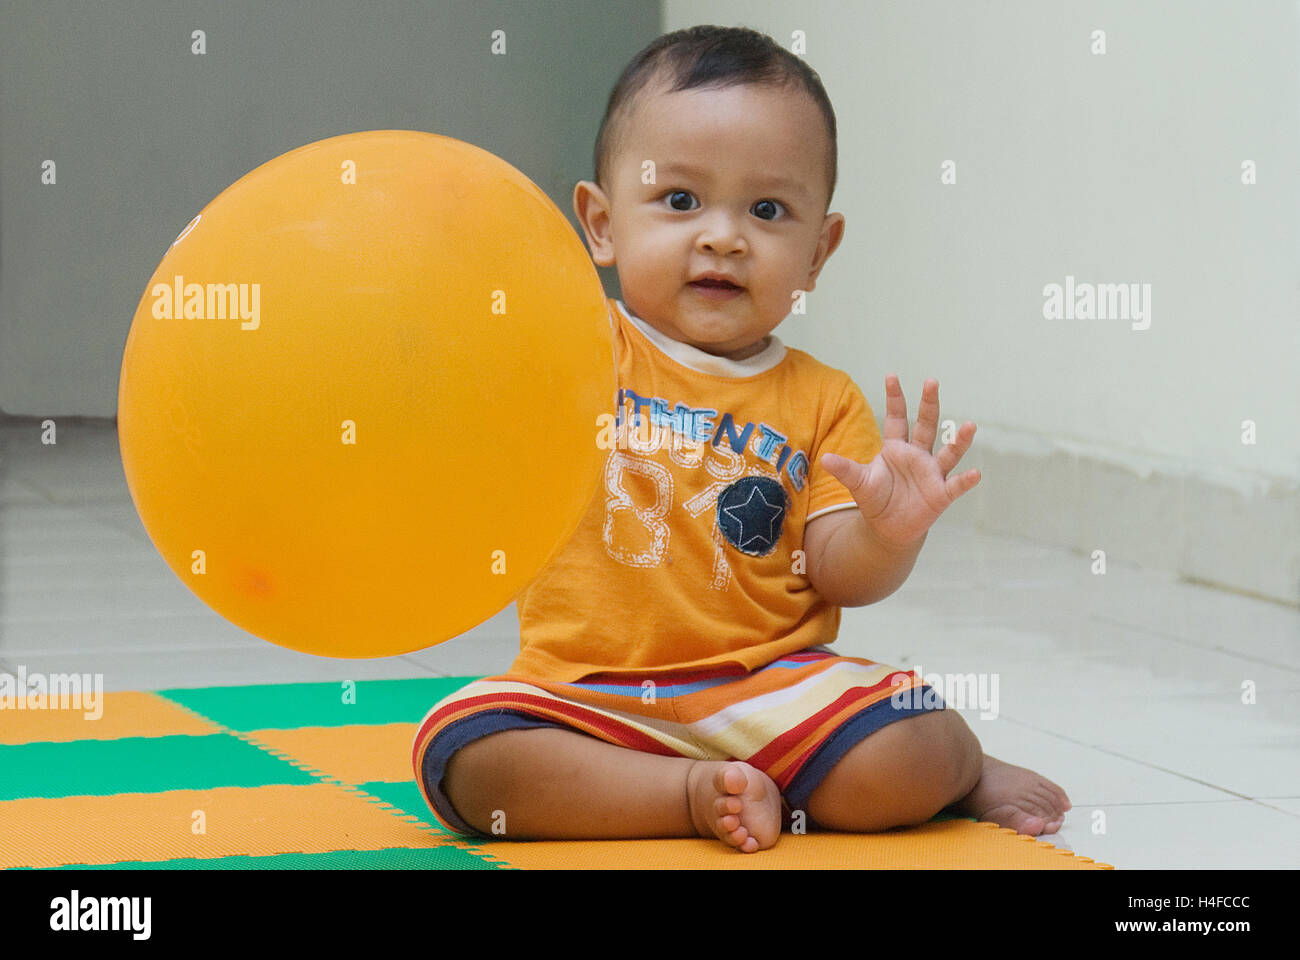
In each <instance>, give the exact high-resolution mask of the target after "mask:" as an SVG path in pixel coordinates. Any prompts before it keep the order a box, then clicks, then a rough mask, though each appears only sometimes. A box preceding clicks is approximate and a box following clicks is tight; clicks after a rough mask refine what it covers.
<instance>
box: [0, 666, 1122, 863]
mask: <svg viewBox="0 0 1300 960" xmlns="http://www.w3.org/2000/svg"><path fill="white" fill-rule="evenodd" d="M472 679H475V678H473V677H452V678H431V679H416V680H369V681H357V682H355V683H349V684H339V683H301V684H268V685H257V686H239V687H208V688H197V689H177V690H160V691H156V692H151V693H107V694H104V695H103V697H102V702H101V704H100V705H98V706H97V707H96V708H95V712H99V711H100V710H101V708H102V713H101V715H99V716H97V717H96V716H94V715H93V713H92V714H91V715H87V711H85V710H83V709H80V708H77V709H66V708H61V709H41V708H39V707H37V705H36V704H33V707H35V708H33V709H13V708H11V709H4V710H0V868H4V869H11V868H42V869H49V868H61V867H62V868H77V869H85V868H87V867H90V868H100V869H182V870H193V869H207V870H211V869H217V870H220V869H250V868H251V869H270V870H278V869H302V868H309V869H319V868H325V869H397V870H410V869H437V870H502V869H525V870H535V869H602V870H607V869H625V868H626V869H680V868H687V869H747V870H752V869H760V870H770V869H836V868H839V869H870V868H885V869H899V868H924V869H954V868H973V869H990V868H991V869H1039V870H1042V869H1046V870H1096V869H1109V867H1108V866H1107V865H1105V864H1098V863H1094V862H1093V861H1092V860H1090V859H1089V858H1087V857H1079V856H1075V855H1073V854H1072V853H1070V852H1069V851H1066V850H1059V849H1057V848H1055V847H1053V846H1051V845H1050V844H1047V843H1044V842H1042V841H1038V840H1035V839H1033V838H1030V837H1024V836H1019V835H1017V834H1015V833H1014V832H1013V831H1011V830H1007V829H1004V828H1001V827H998V826H997V825H996V824H992V823H977V822H976V821H974V820H968V819H954V818H947V819H940V818H936V819H935V820H933V821H931V822H929V823H926V824H923V825H921V826H919V827H912V828H908V829H905V830H894V831H889V832H886V833H880V834H868V835H856V834H842V833H831V832H821V831H816V830H814V831H810V832H808V833H806V834H798V835H793V834H790V833H786V834H783V835H782V837H781V840H780V842H779V843H777V845H776V846H775V847H773V848H772V849H770V850H765V851H763V852H761V853H757V854H742V853H738V852H736V851H734V850H731V849H729V848H727V847H726V846H724V845H723V844H721V843H719V842H718V841H716V840H711V839H703V838H696V839H674V840H619V841H610V840H603V841H583V842H576V841H527V842H524V841H511V840H507V839H504V838H501V839H497V838H492V839H487V838H464V837H459V836H457V835H454V834H450V833H447V832H445V831H443V830H442V829H441V828H439V827H438V826H436V825H434V822H433V818H432V815H431V814H430V813H429V812H428V811H427V809H426V808H425V806H424V801H423V800H422V799H421V797H420V793H419V790H418V789H417V787H416V785H415V783H414V781H413V779H412V776H413V774H412V771H411V767H410V762H411V761H410V755H411V739H412V737H413V736H414V735H415V728H416V725H417V723H418V722H419V721H420V719H421V718H422V717H423V716H424V714H425V713H426V712H427V711H428V709H429V708H430V707H431V706H432V705H433V704H434V703H436V702H437V701H438V700H440V699H442V698H443V697H445V696H446V695H447V694H449V693H451V692H452V691H453V690H456V689H458V688H459V687H461V686H462V685H464V684H466V683H468V682H469V681H470V680H472Z"/></svg>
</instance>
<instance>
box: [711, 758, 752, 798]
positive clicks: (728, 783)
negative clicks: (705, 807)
mask: <svg viewBox="0 0 1300 960" xmlns="http://www.w3.org/2000/svg"><path fill="white" fill-rule="evenodd" d="M713 786H714V787H715V788H716V789H717V791H718V793H723V794H741V793H744V792H745V788H746V787H747V786H749V778H748V777H746V776H745V771H744V770H743V769H742V768H741V767H738V766H737V765H736V764H734V763H730V764H727V766H725V767H720V768H719V769H718V772H717V773H715V774H714V775H713Z"/></svg>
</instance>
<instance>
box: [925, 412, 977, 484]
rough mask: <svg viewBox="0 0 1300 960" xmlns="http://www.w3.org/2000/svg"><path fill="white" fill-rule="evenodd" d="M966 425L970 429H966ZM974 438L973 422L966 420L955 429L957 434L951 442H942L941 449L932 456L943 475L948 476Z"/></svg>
mask: <svg viewBox="0 0 1300 960" xmlns="http://www.w3.org/2000/svg"><path fill="white" fill-rule="evenodd" d="M967 427H969V428H970V429H969V430H967ZM974 439H975V424H973V423H971V422H970V421H969V420H967V421H966V422H965V423H963V424H962V425H961V428H960V429H959V430H958V431H957V436H956V438H955V439H954V440H953V442H952V443H946V444H944V446H943V449H942V450H940V451H939V453H938V454H937V455H936V456H935V458H934V459H935V461H936V462H937V463H938V464H939V472H940V473H941V474H942V475H943V476H945V477H946V476H948V473H949V472H950V471H951V470H952V468H953V467H955V466H957V461H959V460H961V458H962V457H963V456H965V455H966V451H967V450H969V449H970V445H971V441H973V440H974Z"/></svg>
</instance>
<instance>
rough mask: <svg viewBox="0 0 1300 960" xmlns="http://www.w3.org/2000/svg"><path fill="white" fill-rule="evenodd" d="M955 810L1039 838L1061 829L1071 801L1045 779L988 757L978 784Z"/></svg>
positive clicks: (955, 805) (958, 803)
mask: <svg viewBox="0 0 1300 960" xmlns="http://www.w3.org/2000/svg"><path fill="white" fill-rule="evenodd" d="M954 808H955V809H956V810H957V812H958V813H961V814H963V815H965V816H969V817H975V818H976V819H977V820H989V821H992V822H993V823H996V824H997V825H998V826H1000V827H1010V828H1011V829H1012V830H1014V831H1016V833H1024V834H1028V835H1029V836H1031V837H1036V836H1038V835H1039V834H1041V833H1056V831H1058V830H1060V829H1061V825H1062V824H1064V823H1065V811H1066V810H1069V809H1070V798H1069V797H1067V796H1066V795H1065V791H1064V790H1062V789H1061V788H1060V787H1058V786H1057V785H1056V784H1054V783H1052V781H1050V780H1048V779H1047V778H1046V777H1043V776H1040V775H1039V774H1037V773H1034V771H1032V770H1026V769H1025V768H1024V767H1017V766H1013V765H1012V764H1010V763H1003V762H1002V761H1001V760H997V759H995V758H993V757H990V756H988V755H987V754H986V755H985V756H984V772H983V774H982V775H981V776H980V779H979V783H977V784H975V789H974V790H972V791H971V792H970V793H968V794H967V795H966V796H965V797H963V798H962V799H961V800H960V801H958V802H957V803H956V804H954Z"/></svg>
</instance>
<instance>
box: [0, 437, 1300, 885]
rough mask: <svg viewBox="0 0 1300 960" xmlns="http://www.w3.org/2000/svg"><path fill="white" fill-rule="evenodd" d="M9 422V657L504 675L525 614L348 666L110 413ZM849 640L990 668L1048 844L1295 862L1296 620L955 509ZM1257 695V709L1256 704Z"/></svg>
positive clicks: (61, 667)
mask: <svg viewBox="0 0 1300 960" xmlns="http://www.w3.org/2000/svg"><path fill="white" fill-rule="evenodd" d="M38 437H39V431H38V428H37V427H36V426H34V425H33V423H32V422H31V421H28V422H19V423H9V424H6V425H0V670H8V671H13V670H15V669H16V668H17V666H18V665H20V664H21V665H24V666H25V667H26V668H27V670H29V671H40V672H44V673H53V672H63V671H76V672H81V673H86V672H90V673H102V674H103V675H104V683H105V688H106V689H109V690H148V689H161V688H165V687H173V686H209V685H213V684H232V683H277V682H289V681H306V680H344V679H358V678H382V677H427V676H472V675H483V674H487V673H494V672H499V671H500V670H502V669H504V668H505V667H506V666H507V665H508V664H509V663H510V661H511V660H512V659H513V657H514V654H515V651H516V649H517V647H518V638H517V633H516V630H517V619H516V617H515V612H514V608H513V607H510V608H508V609H506V610H505V611H503V612H502V613H500V614H499V615H497V616H496V617H493V618H492V619H491V620H489V621H487V622H486V623H484V624H483V625H481V626H480V627H478V628H477V629H475V630H473V631H471V632H470V633H468V634H466V635H464V636H462V637H458V638H457V639H455V640H452V641H449V642H448V643H445V644H442V645H440V646H437V647H434V648H432V649H429V650H425V651H422V652H420V653H416V654H411V655H409V656H404V657H393V658H388V659H383V660H361V661H357V660H333V659H324V658H319V657H313V656H308V655H305V654H298V653H294V652H291V651H287V650H283V649H281V648H279V647H276V646H273V645H271V644H269V643H265V642H263V641H261V640H259V639H257V638H255V637H252V636H250V635H249V634H247V633H244V632H243V631H242V630H240V629H238V628H237V627H234V626H232V625H230V624H228V623H226V622H225V621H224V620H222V619H221V618H220V617H219V616H217V615H215V614H213V613H211V612H210V611H209V610H208V609H207V608H206V607H205V606H204V605H203V604H202V602H201V601H199V600H198V599H197V598H196V597H195V596H194V595H193V594H191V593H190V592H189V591H188V590H187V589H186V588H185V587H184V586H183V585H182V584H181V583H180V581H179V580H177V579H176V578H175V577H174V576H173V575H172V574H171V572H170V571H169V570H168V569H167V567H166V566H165V565H164V564H163V562H162V560H161V558H160V557H159V556H158V554H157V552H156V551H155V550H154V549H153V547H152V545H151V544H150V543H149V539H148V537H147V535H146V534H145V531H144V528H143V527H142V526H141V524H140V521H139V519H138V518H137V516H136V514H135V510H134V508H133V507H132V505H131V501H130V496H129V494H128V492H127V489H126V483H125V480H124V478H123V475H122V468H121V462H120V459H119V456H118V450H117V442H116V436H115V433H114V431H113V428H112V425H111V424H107V423H104V422H95V421H85V422H75V421H67V420H61V421H60V424H59V434H58V443H57V445H55V446H42V445H41V444H40V443H39V440H38ZM836 648H837V650H838V651H839V652H842V653H844V654H847V655H854V656H864V657H870V658H872V659H876V660H880V661H882V662H886V663H893V664H895V665H899V666H913V667H914V666H917V665H919V666H921V667H922V669H923V671H924V673H926V674H929V673H932V672H938V673H946V674H960V673H965V672H971V673H984V674H987V675H989V677H988V679H989V680H991V679H992V677H993V676H996V678H997V682H998V687H997V693H998V698H997V701H998V702H997V709H996V713H997V716H996V717H995V718H990V719H981V717H980V712H981V711H980V710H979V709H978V708H976V709H969V710H963V711H962V713H963V716H965V717H966V719H967V721H968V722H969V723H970V725H971V727H972V729H974V730H975V732H976V734H977V735H978V736H979V738H980V741H981V742H982V743H983V745H984V748H985V751H986V752H988V753H990V754H992V755H994V756H997V757H1001V758H1002V759H1004V760H1007V761H1010V762H1012V763H1018V764H1021V765H1024V766H1030V767H1032V768H1034V769H1036V770H1039V771H1040V772H1042V773H1043V774H1045V775H1046V776H1048V777H1049V778H1051V779H1053V780H1055V781H1056V782H1057V783H1059V784H1060V785H1061V786H1062V787H1063V788H1064V789H1065V790H1066V792H1067V793H1068V794H1069V796H1070V798H1071V801H1072V802H1073V805H1074V808H1073V809H1072V810H1071V811H1070V813H1069V815H1068V817H1067V819H1066V823H1065V827H1064V828H1063V829H1062V830H1061V832H1060V833H1059V834H1057V835H1055V836H1053V837H1047V838H1045V839H1047V840H1048V841H1049V842H1053V843H1056V844H1057V845H1058V846H1062V847H1066V848H1069V849H1072V850H1074V851H1076V852H1078V853H1080V854H1083V855H1086V856H1089V857H1092V858H1094V859H1096V860H1100V861H1103V862H1106V863H1111V864H1114V865H1115V866H1116V867H1119V868H1155V867H1174V868H1205V867H1228V868H1232V867H1246V868H1251V867H1297V866H1300V612H1298V611H1296V610H1295V609H1293V608H1289V607H1284V606H1281V605H1278V604H1273V603H1268V602H1264V601H1258V600H1252V599H1249V598H1246V597H1241V596H1237V595H1234V594H1229V593H1224V592H1220V591H1216V590H1213V589H1209V588H1205V587H1200V586H1193V585H1189V584H1185V583H1180V582H1178V581H1177V580H1175V579H1174V578H1172V577H1171V576H1169V575H1167V574H1164V573H1160V572H1154V571H1144V570H1136V569H1132V568H1125V567H1122V566H1120V565H1117V564H1115V563H1113V562H1112V563H1110V565H1109V567H1108V572H1107V574H1106V575H1105V576H1094V575H1093V574H1091V573H1090V572H1089V561H1088V559H1087V558H1085V557H1082V556H1079V555H1075V554H1072V553H1069V552H1066V551H1062V550H1058V549H1054V548H1048V547H1043V546H1038V545H1035V544H1031V543H1026V542H1022V541H1017V540H1011V539H1007V538H1002V537H995V536H990V535H987V534H983V533H980V532H978V531H975V530H973V529H970V528H967V527H962V526H960V525H957V524H955V523H949V524H945V523H943V522H942V521H941V522H940V524H939V525H938V526H937V527H936V528H935V529H934V530H933V531H932V532H931V534H930V537H929V540H928V542H927V544H926V547H925V550H924V551H923V552H922V554H921V558H920V560H919V562H918V564H917V567H916V570H915V571H914V572H913V574H912V577H911V579H910V580H909V581H908V582H907V583H906V584H905V585H904V586H903V588H902V589H901V590H900V591H899V592H898V593H896V594H895V595H894V596H892V597H890V598H889V599H887V600H885V601H884V602H882V603H879V604H876V605H874V606H871V607H866V608H859V609H851V610H846V611H845V612H844V617H843V626H842V631H841V637H840V640H839V641H838V642H837V643H836ZM1243 685H1251V686H1253V690H1254V702H1253V703H1243Z"/></svg>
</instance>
